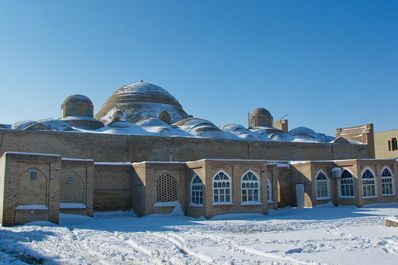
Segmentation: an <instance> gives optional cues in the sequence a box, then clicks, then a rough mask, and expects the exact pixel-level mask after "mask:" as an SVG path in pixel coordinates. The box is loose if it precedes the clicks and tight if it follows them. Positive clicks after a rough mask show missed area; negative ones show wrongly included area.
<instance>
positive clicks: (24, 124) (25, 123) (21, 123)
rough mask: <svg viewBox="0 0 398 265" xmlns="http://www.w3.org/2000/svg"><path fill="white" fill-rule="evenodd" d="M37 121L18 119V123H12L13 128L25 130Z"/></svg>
mask: <svg viewBox="0 0 398 265" xmlns="http://www.w3.org/2000/svg"><path fill="white" fill-rule="evenodd" d="M37 123H38V122H37V121H30V120H27V121H18V122H16V123H14V124H13V125H11V129H13V130H24V129H26V128H27V127H30V126H32V125H35V124H37Z"/></svg>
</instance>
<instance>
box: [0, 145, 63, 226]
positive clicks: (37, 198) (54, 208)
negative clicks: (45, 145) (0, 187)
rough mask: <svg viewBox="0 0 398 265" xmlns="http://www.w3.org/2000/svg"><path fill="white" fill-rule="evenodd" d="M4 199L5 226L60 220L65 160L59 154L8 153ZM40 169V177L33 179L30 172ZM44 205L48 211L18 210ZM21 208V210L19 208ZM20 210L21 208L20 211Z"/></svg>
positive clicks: (5, 165) (5, 158)
mask: <svg viewBox="0 0 398 265" xmlns="http://www.w3.org/2000/svg"><path fill="white" fill-rule="evenodd" d="M2 159H4V160H5V163H4V164H3V167H2V168H1V170H2V171H4V173H3V174H4V199H3V204H2V210H3V213H2V220H0V221H1V223H2V224H3V225H4V226H11V225H14V224H23V223H26V222H28V221H35V220H49V221H51V222H54V223H58V220H59V198H60V187H59V179H58V176H59V175H60V169H61V157H60V156H57V155H40V154H18V153H5V154H4V155H3V158H2ZM33 168H34V169H35V170H37V172H38V173H37V178H36V179H31V178H30V177H29V174H28V172H29V170H30V169H33ZM26 205H29V206H33V205H42V206H44V207H47V208H48V210H39V209H33V210H32V209H29V210H25V209H18V208H20V207H21V206H26ZM18 206H19V207H18ZM17 207H18V208H17Z"/></svg>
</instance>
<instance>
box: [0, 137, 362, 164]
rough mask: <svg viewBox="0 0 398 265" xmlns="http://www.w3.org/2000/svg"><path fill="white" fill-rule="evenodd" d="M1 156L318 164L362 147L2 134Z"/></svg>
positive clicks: (359, 154) (353, 155)
mask: <svg viewBox="0 0 398 265" xmlns="http://www.w3.org/2000/svg"><path fill="white" fill-rule="evenodd" d="M0 133H1V134H2V139H3V141H2V145H1V147H0V155H1V154H2V153H4V152H5V151H18V152H36V153H39V152H40V153H55V154H60V155H61V156H62V157H74V158H86V159H93V160H95V161H111V162H141V161H169V159H170V151H172V152H173V157H172V159H173V161H194V160H199V159H203V158H207V159H212V158H218V159H261V160H319V159H345V158H350V159H351V158H367V157H368V156H369V152H368V148H367V145H351V144H330V143H290V142H254V141H233V140H222V139H218V140H217V139H203V138H178V137H156V136H131V135H130V136H126V135H104V134H94V133H76V132H51V131H11V130H2V131H1V132H0Z"/></svg>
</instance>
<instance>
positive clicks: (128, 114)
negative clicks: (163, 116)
mask: <svg viewBox="0 0 398 265" xmlns="http://www.w3.org/2000/svg"><path fill="white" fill-rule="evenodd" d="M115 111H121V112H122V113H123V118H124V119H126V120H127V121H130V122H137V121H139V120H143V119H147V118H158V117H159V115H160V113H162V112H167V113H168V114H169V115H170V118H171V122H176V121H179V120H182V119H185V118H187V117H188V115H187V113H186V112H185V111H184V110H183V109H182V107H181V105H180V103H179V102H178V101H177V100H176V99H175V98H174V97H173V96H172V95H171V94H170V93H169V92H167V90H165V89H163V88H161V87H160V86H157V85H154V84H151V83H147V82H143V81H140V82H136V83H132V84H130V85H125V86H123V87H121V88H119V89H118V90H116V91H115V92H114V93H113V94H112V95H111V96H110V97H109V98H108V99H107V100H106V101H105V103H104V105H103V106H102V108H101V109H100V110H99V112H98V113H97V114H96V115H95V117H96V118H97V119H99V120H101V121H103V122H110V120H111V119H112V118H111V117H112V114H113V113H114V112H115Z"/></svg>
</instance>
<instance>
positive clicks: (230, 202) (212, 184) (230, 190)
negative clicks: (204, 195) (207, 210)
mask: <svg viewBox="0 0 398 265" xmlns="http://www.w3.org/2000/svg"><path fill="white" fill-rule="evenodd" d="M220 173H223V174H224V175H225V176H227V178H228V182H229V202H227V201H226V200H225V201H224V202H219V201H218V202H215V201H214V196H215V192H214V191H215V189H216V188H215V187H214V182H215V178H216V177H217V176H218V175H219V174H220ZM225 188H226V187H224V190H225ZM211 189H212V198H213V205H233V203H232V201H233V198H232V194H233V192H232V178H231V176H230V175H229V174H228V173H227V172H225V171H224V170H220V171H218V172H217V173H216V174H215V175H214V176H213V178H212V181H211ZM217 189H220V188H218V187H217ZM221 189H222V187H221ZM226 195H227V194H226V193H224V196H225V197H226ZM217 196H220V194H217Z"/></svg>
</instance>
